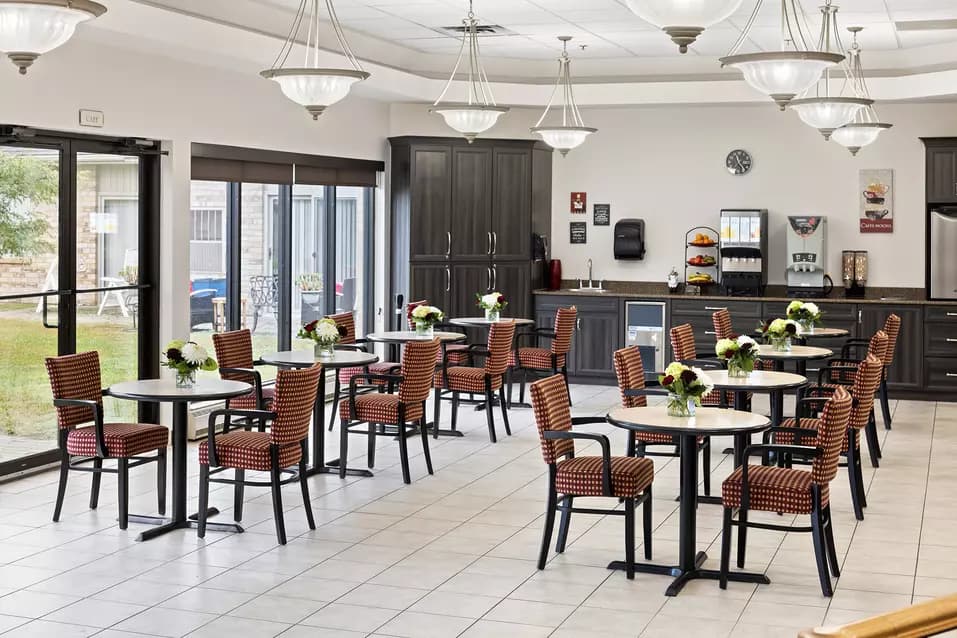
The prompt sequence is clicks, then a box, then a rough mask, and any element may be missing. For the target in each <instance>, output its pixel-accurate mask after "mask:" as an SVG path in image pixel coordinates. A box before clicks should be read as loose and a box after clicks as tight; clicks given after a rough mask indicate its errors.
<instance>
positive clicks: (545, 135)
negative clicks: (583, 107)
mask: <svg viewBox="0 0 957 638" xmlns="http://www.w3.org/2000/svg"><path fill="white" fill-rule="evenodd" d="M558 39H559V40H560V41H561V43H562V57H560V58H558V81H557V82H556V83H555V88H554V89H552V95H551V97H549V98H548V104H546V105H545V112H544V113H542V116H541V117H540V118H538V122H536V124H535V126H534V127H533V128H532V133H537V134H538V135H541V136H542V139H543V140H545V143H546V144H548V145H549V146H551V147H552V148H554V149H555V150H557V151H558V152H560V153H561V154H562V157H564V156H566V155H568V151H570V150H572V149H573V148H577V147H579V146H581V145H582V143H583V142H584V141H585V138H586V137H588V136H589V135H591V134H592V133H594V132H596V131H597V130H598V129H596V128H591V127H588V126H585V122H584V121H583V120H582V115H581V113H579V112H578V104H576V103H575V92H574V88H573V87H572V74H571V59H570V58H569V57H568V42H569V41H570V40H571V39H572V38H571V36H569V35H562V36H558ZM559 89H561V91H562V124H561V126H542V122H544V121H545V117H547V116H548V111H549V110H550V109H551V108H552V103H553V102H554V101H555V94H556V93H558V91H559Z"/></svg>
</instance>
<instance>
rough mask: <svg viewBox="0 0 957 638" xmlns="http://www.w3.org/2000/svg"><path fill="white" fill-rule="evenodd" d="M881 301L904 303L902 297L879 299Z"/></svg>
mask: <svg viewBox="0 0 957 638" xmlns="http://www.w3.org/2000/svg"><path fill="white" fill-rule="evenodd" d="M881 301H904V298H903V297H881Z"/></svg>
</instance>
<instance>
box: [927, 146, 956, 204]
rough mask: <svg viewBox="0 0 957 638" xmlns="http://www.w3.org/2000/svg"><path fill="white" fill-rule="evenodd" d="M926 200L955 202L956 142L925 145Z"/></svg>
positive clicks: (943, 202)
mask: <svg viewBox="0 0 957 638" xmlns="http://www.w3.org/2000/svg"><path fill="white" fill-rule="evenodd" d="M927 202H928V203H931V204H951V203H955V202H957V144H955V143H954V140H951V141H950V145H949V146H940V147H939V146H936V145H933V146H932V145H929V144H928V146H927Z"/></svg>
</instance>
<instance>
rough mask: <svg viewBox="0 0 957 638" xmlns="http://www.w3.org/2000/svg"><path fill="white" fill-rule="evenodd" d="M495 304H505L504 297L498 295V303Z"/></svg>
mask: <svg viewBox="0 0 957 638" xmlns="http://www.w3.org/2000/svg"><path fill="white" fill-rule="evenodd" d="M496 303H499V304H503V303H505V296H504V295H499V296H498V301H497V302H496Z"/></svg>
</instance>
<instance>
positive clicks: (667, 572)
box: [608, 552, 771, 596]
mask: <svg viewBox="0 0 957 638" xmlns="http://www.w3.org/2000/svg"><path fill="white" fill-rule="evenodd" d="M706 560H708V555H707V554H705V553H704V552H698V553H697V555H695V560H694V567H693V568H690V569H683V568H681V567H678V566H670V565H653V564H650V563H635V564H634V568H635V571H636V572H639V573H642V574H657V575H659V576H674V577H675V579H674V581H672V583H671V585H669V586H668V589H666V590H665V596H677V595H678V594H679V593H680V592H681V590H682V589H684V586H685V585H687V584H688V583H689V582H690V581H692V580H697V579H707V580H719V579H720V578H721V572H720V571H718V570H716V569H701V566H702V565H703V564H704V562H705V561H706ZM608 569H616V570H622V571H624V570H625V569H627V564H626V563H625V562H624V561H620V560H616V561H613V562H611V563H609V564H608ZM728 580H729V581H731V582H735V583H756V584H759V585H770V584H771V581H770V579H768V577H767V576H765V575H764V574H755V573H751V572H728Z"/></svg>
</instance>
